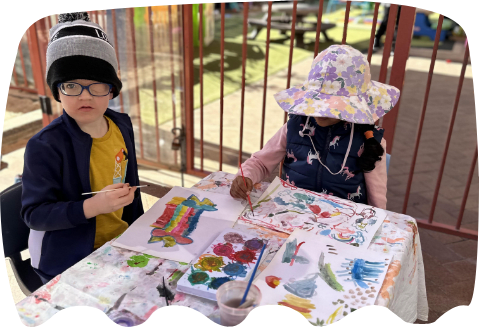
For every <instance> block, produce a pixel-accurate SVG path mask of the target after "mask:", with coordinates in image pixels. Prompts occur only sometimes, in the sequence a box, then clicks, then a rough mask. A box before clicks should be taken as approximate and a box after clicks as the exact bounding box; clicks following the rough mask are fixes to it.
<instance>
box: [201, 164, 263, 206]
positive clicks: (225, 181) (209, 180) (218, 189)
mask: <svg viewBox="0 0 479 327" xmlns="http://www.w3.org/2000/svg"><path fill="white" fill-rule="evenodd" d="M235 178H236V175H234V174H229V173H225V172H223V171H217V172H214V173H211V174H210V175H209V176H207V177H205V178H203V179H202V180H201V181H199V182H198V183H197V184H195V185H194V186H193V188H197V189H200V190H203V191H207V192H215V193H221V194H225V195H229V194H230V190H231V183H233V180H234V179H235ZM268 186H269V183H267V182H261V183H256V184H254V185H253V190H252V191H251V194H250V198H251V201H252V202H255V201H257V200H258V199H259V198H260V196H261V195H262V194H263V192H264V191H265V190H266V189H267V188H268ZM236 200H237V201H240V202H241V203H242V204H243V206H246V205H248V201H247V200H241V199H236Z"/></svg>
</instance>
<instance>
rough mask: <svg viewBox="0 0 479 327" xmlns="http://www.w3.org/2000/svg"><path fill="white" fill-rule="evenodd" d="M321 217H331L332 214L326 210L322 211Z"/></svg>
mask: <svg viewBox="0 0 479 327" xmlns="http://www.w3.org/2000/svg"><path fill="white" fill-rule="evenodd" d="M321 217H323V218H330V217H331V214H330V213H329V212H327V211H325V212H322V213H321Z"/></svg>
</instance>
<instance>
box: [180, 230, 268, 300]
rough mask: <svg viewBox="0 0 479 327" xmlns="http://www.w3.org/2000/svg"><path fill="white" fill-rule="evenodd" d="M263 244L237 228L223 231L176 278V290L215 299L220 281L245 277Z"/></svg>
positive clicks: (260, 240)
mask: <svg viewBox="0 0 479 327" xmlns="http://www.w3.org/2000/svg"><path fill="white" fill-rule="evenodd" d="M265 243H266V240H264V239H261V238H258V237H255V236H253V235H249V234H246V233H244V232H240V231H238V230H236V229H227V230H225V231H224V232H223V233H221V235H220V236H218V238H216V239H215V240H214V241H213V243H212V244H211V245H210V246H209V247H208V248H207V249H206V251H204V253H203V254H201V255H200V256H199V258H198V259H197V260H196V262H195V263H194V264H193V265H192V266H191V268H190V270H189V271H188V272H186V273H185V275H183V277H182V278H181V279H180V280H179V281H178V285H177V290H178V291H180V292H184V293H188V294H192V295H196V296H199V297H204V298H207V299H210V300H213V301H215V300H216V290H217V289H218V288H219V287H220V286H221V285H222V284H224V283H226V282H229V281H231V280H244V279H245V278H246V277H247V276H248V274H249V273H250V272H251V270H252V269H253V268H254V266H255V264H256V260H257V259H258V257H259V253H260V251H261V249H262V248H263V245H264V244H265ZM265 251H266V250H265Z"/></svg>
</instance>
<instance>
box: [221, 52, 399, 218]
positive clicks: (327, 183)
mask: <svg viewBox="0 0 479 327" xmlns="http://www.w3.org/2000/svg"><path fill="white" fill-rule="evenodd" d="M274 98H275V99H276V102H277V103H278V104H279V106H280V107H281V108H282V109H283V110H284V111H286V112H287V113H288V114H289V120H288V122H287V123H286V124H284V126H283V127H282V128H281V129H280V130H279V131H278V132H277V133H276V134H275V135H274V136H273V138H271V139H270V140H269V141H268V143H266V145H265V146H264V148H263V149H262V150H260V151H258V152H256V153H254V154H253V155H252V156H251V158H249V159H248V160H247V161H246V162H245V163H244V164H243V165H242V167H243V172H244V176H245V179H246V181H247V183H246V184H247V186H246V187H245V185H244V182H243V180H242V177H241V176H240V175H239V176H237V177H236V179H235V180H234V181H233V184H232V186H231V192H230V193H231V195H232V196H233V197H236V198H246V195H247V194H249V192H250V191H251V190H252V187H253V185H254V184H255V183H257V182H260V181H261V180H263V179H264V178H266V177H267V176H269V174H270V173H271V172H272V171H273V170H274V169H275V168H276V167H277V165H278V164H279V163H280V162H281V161H283V171H282V178H283V179H284V180H286V181H287V182H289V183H290V184H292V185H295V186H297V187H301V188H305V189H308V190H311V191H315V192H322V193H327V194H330V195H334V196H338V197H341V198H345V199H349V200H351V201H354V202H357V203H365V204H369V205H372V206H375V207H379V208H382V209H385V208H386V190H387V187H386V184H387V174H386V160H385V159H383V157H384V154H385V149H386V141H385V140H384V139H383V133H384V130H383V129H382V128H379V127H376V126H375V125H374V123H375V122H376V121H377V120H378V119H379V118H381V117H382V116H384V115H385V114H386V113H387V112H389V111H390V110H391V109H392V108H393V107H394V105H396V103H397V102H398V100H399V90H398V89H397V88H395V87H394V86H390V85H386V84H383V83H379V82H376V81H372V80H371V73H370V69H369V64H368V62H367V60H366V58H365V57H364V55H363V54H362V53H361V52H359V51H358V50H356V49H354V48H352V47H350V46H347V45H332V46H330V47H329V48H327V49H326V50H324V51H322V52H321V53H320V54H318V56H317V57H316V58H315V59H314V60H313V64H312V65H311V71H310V72H309V75H308V79H307V80H306V81H305V82H304V83H303V84H300V85H296V86H293V87H292V88H289V89H287V90H284V91H281V92H279V93H277V94H275V95H274Z"/></svg>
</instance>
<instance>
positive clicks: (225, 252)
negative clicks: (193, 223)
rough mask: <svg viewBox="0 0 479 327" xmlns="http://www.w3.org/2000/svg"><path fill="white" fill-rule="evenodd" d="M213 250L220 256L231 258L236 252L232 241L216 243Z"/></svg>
mask: <svg viewBox="0 0 479 327" xmlns="http://www.w3.org/2000/svg"><path fill="white" fill-rule="evenodd" d="M213 252H214V253H215V254H216V255H218V256H221V257H227V258H230V257H231V255H232V254H233V252H234V250H233V245H232V244H231V243H226V244H221V243H220V244H216V245H215V246H214V247H213Z"/></svg>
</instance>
